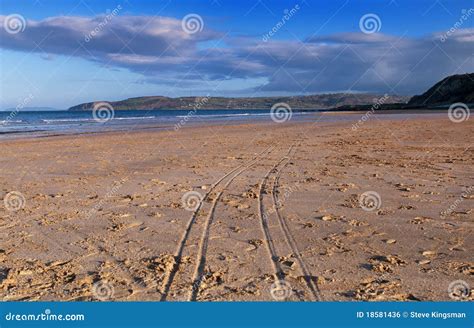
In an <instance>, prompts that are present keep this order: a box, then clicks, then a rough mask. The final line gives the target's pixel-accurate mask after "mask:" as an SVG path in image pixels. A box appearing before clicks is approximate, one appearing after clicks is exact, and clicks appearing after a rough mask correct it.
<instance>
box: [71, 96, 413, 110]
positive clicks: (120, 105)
mask: <svg viewBox="0 0 474 328" xmlns="http://www.w3.org/2000/svg"><path fill="white" fill-rule="evenodd" d="M381 97H383V96H382V95H374V94H365V93H354V94H350V93H331V94H319V95H309V96H291V97H242V98H226V97H208V98H207V97H180V98H169V97H162V96H152V97H137V98H129V99H126V100H121V101H111V102H109V103H110V105H112V107H113V108H114V110H126V109H134V110H150V109H193V108H196V109H270V108H271V107H272V106H273V105H274V104H276V103H279V102H284V103H287V104H288V105H290V106H291V108H294V109H328V108H334V107H338V106H347V105H363V104H373V103H375V102H377V99H380V98H381ZM408 100H409V97H405V96H394V95H389V96H388V97H387V98H386V100H385V102H386V103H404V102H406V101H408ZM96 103H98V102H90V103H84V104H80V105H77V106H73V107H71V108H69V110H71V111H87V110H92V109H93V108H94V104H96Z"/></svg>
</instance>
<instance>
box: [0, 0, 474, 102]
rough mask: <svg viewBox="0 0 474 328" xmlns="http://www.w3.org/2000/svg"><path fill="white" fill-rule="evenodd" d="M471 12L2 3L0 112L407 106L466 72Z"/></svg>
mask: <svg viewBox="0 0 474 328" xmlns="http://www.w3.org/2000/svg"><path fill="white" fill-rule="evenodd" d="M473 52H474V1H472V0H447V1H442V0H430V1H428V0H417V1H414V0H387V1H383V0H331V1H329V0H326V1H316V0H314V1H311V0H299V1H298V0H297V1H283V0H282V1H278V0H273V1H271V0H255V1H245V0H239V1H235V0H234V1H226V0H194V1H184V0H181V1H172V0H169V1H151V0H117V1H115V0H103V1H93V0H68V1H63V0H22V1H18V0H1V2H0V83H1V88H0V109H5V108H9V107H17V106H18V105H19V104H22V105H24V106H27V107H54V108H68V107H70V106H73V105H76V104H79V103H83V102H89V101H97V100H106V101H115V100H121V99H126V98H130V97H138V96H150V95H164V96H169V97H179V96H196V95H201V96H205V95H209V96H237V97H241V96H245V97H250V96H280V95H307V94H320V93H334V92H353V93H361V92H362V93H376V94H385V93H388V94H399V95H414V94H419V93H422V92H424V91H425V90H426V89H427V88H429V87H430V86H432V85H433V84H434V83H436V82H437V81H439V80H440V79H442V78H444V77H446V76H449V75H452V74H462V73H468V72H474V59H473V58H474V57H473Z"/></svg>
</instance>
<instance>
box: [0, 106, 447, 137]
mask: <svg viewBox="0 0 474 328" xmlns="http://www.w3.org/2000/svg"><path fill="white" fill-rule="evenodd" d="M138 112H140V111H138ZM147 113H148V112H147ZM362 113H371V116H372V115H376V116H377V118H378V119H383V120H390V119H397V116H402V117H401V118H399V119H419V117H418V116H419V115H430V116H438V117H440V118H441V117H443V116H444V115H446V116H447V114H446V113H442V112H440V111H439V110H435V111H433V110H430V109H426V110H417V111H411V110H408V111H406V110H401V111H399V110H397V111H375V112H371V111H338V112H335V111H322V112H314V113H312V112H302V113H293V115H292V117H291V119H290V120H289V121H288V122H284V123H285V124H286V123H307V122H315V123H318V124H321V123H325V122H326V121H329V122H330V121H334V122H335V121H338V118H340V119H343V120H347V121H350V120H352V119H353V123H355V124H357V122H358V121H359V119H361V118H362V117H363V116H364V115H362ZM258 115H262V114H258ZM217 116H219V115H217ZM405 116H406V117H405ZM424 117H426V116H424ZM252 118H255V120H254V121H251V120H250V119H252ZM331 118H333V119H332V120H331ZM206 119H207V120H206ZM119 120H120V119H119ZM180 120H181V121H182V120H183V116H176V117H175V120H174V121H168V122H163V121H160V120H159V119H158V120H156V122H152V123H150V122H149V120H148V121H147V120H146V119H142V120H135V119H134V118H132V119H131V121H130V123H128V124H127V123H122V122H121V121H115V122H114V119H111V120H110V121H108V122H105V123H98V122H94V123H91V124H80V125H70V126H69V125H65V126H64V127H62V129H59V130H55V129H54V126H51V125H45V127H47V128H48V129H49V130H48V129H44V128H43V129H41V128H38V129H35V130H29V131H25V130H12V131H3V132H0V142H2V141H5V140H17V139H30V138H32V139H36V138H50V137H56V136H79V135H94V134H103V133H113V132H125V133H132V132H139V131H146V130H167V131H172V130H173V129H175V130H176V127H177V126H178V129H177V130H181V129H182V128H185V129H188V128H191V127H199V126H210V127H211V126H219V125H226V126H229V125H242V124H275V122H273V121H272V120H271V115H270V113H268V114H267V115H263V116H261V117H246V118H242V119H240V120H239V119H236V118H232V119H225V118H221V119H209V118H208V117H206V116H198V115H193V116H191V117H190V119H189V120H186V122H185V123H184V124H183V126H179V124H180ZM91 121H92V119H91ZM116 122H119V123H121V124H115V123H116ZM131 122H133V124H131ZM112 123H114V124H112ZM3 126H4V127H8V125H3ZM35 126H38V125H33V127H35ZM25 127H28V126H21V128H22V129H24V128H25ZM38 127H40V126H38ZM0 128H1V126H0ZM52 128H53V129H52ZM51 129H52V130H51ZM101 129H103V130H101ZM0 131H1V129H0Z"/></svg>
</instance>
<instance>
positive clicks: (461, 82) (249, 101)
mask: <svg viewBox="0 0 474 328" xmlns="http://www.w3.org/2000/svg"><path fill="white" fill-rule="evenodd" d="M280 102H283V103H287V104H288V105H290V107H291V108H293V109H332V110H367V109H370V108H371V107H373V106H374V105H377V108H376V109H416V108H435V107H448V106H449V105H451V104H453V103H456V102H462V103H466V104H471V103H474V73H469V74H461V75H451V76H448V77H446V78H444V79H443V80H441V81H439V82H438V83H436V84H435V85H434V86H433V87H431V88H430V89H429V90H428V91H426V92H425V93H423V94H422V95H417V96H414V97H412V98H411V99H410V98H409V97H406V96H397V95H388V96H382V95H375V94H366V93H330V94H319V95H309V96H289V97H241V98H225V97H179V98H170V97H163V96H151V97H137V98H129V99H125V100H120V101H111V102H109V103H110V104H111V105H112V107H113V108H114V109H115V110H126V109H133V110H150V109H270V108H271V107H272V106H273V105H274V104H276V103H280ZM96 103H98V102H90V103H84V104H80V105H77V106H73V107H71V108H69V110H71V111H87V110H92V109H93V108H94V105H95V104H96Z"/></svg>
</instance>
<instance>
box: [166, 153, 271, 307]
mask: <svg viewBox="0 0 474 328" xmlns="http://www.w3.org/2000/svg"><path fill="white" fill-rule="evenodd" d="M272 148H273V146H270V147H268V148H266V149H265V150H263V151H262V152H261V153H260V154H258V155H257V156H255V157H254V158H253V159H252V160H251V162H252V163H251V164H250V165H249V164H247V166H245V163H243V164H241V165H239V166H237V167H236V168H234V169H232V170H231V171H229V172H228V173H226V174H225V175H223V176H222V177H221V178H219V179H218V180H217V181H216V182H214V183H213V184H212V185H211V187H210V188H209V191H208V192H207V193H206V194H205V195H204V197H203V199H202V200H201V202H200V203H199V205H198V207H197V208H196V210H195V211H194V212H193V215H192V216H191V218H190V219H189V221H188V223H187V225H186V229H185V230H184V232H183V234H182V236H181V239H180V241H179V243H178V247H177V249H176V251H175V254H174V263H173V266H172V268H171V269H170V270H169V271H168V272H167V273H166V274H165V278H164V279H163V284H162V286H163V287H162V296H161V299H160V300H161V301H166V298H167V297H168V294H169V292H170V289H171V286H172V284H173V281H174V279H175V277H176V274H177V273H178V271H179V268H180V264H181V260H182V257H183V252H184V249H185V247H186V242H187V241H188V239H189V235H190V233H191V230H192V228H193V226H194V223H195V222H196V218H197V215H198V213H199V211H200V210H201V208H202V205H203V204H204V202H205V201H206V200H208V199H209V196H210V195H211V193H212V192H213V191H214V189H215V188H216V187H217V186H218V185H219V184H220V183H221V182H222V181H223V180H224V179H226V178H227V177H229V176H231V175H232V174H233V173H235V172H237V171H238V170H239V169H241V168H242V167H244V168H243V169H241V170H240V171H238V172H237V173H236V174H234V175H233V176H232V177H231V178H230V180H229V181H230V182H231V181H233V180H234V179H235V178H236V177H237V176H239V175H240V174H241V173H242V172H244V171H245V170H246V169H248V168H249V167H250V166H251V165H253V164H255V162H256V161H257V159H258V158H259V157H260V156H262V155H264V154H265V153H266V152H269V151H271V149H272ZM229 181H228V182H227V184H226V186H224V189H225V188H226V187H227V186H228V185H229V184H230V182H229ZM222 192H223V191H220V193H218V196H217V197H216V198H215V199H214V201H213V205H212V207H211V210H210V212H209V215H208V218H207V220H206V225H205V227H204V230H203V234H202V236H204V235H205V234H206V231H207V234H208V231H209V225H210V223H211V221H212V220H211V219H212V216H213V213H214V209H215V204H217V201H216V200H218V199H219V198H220V195H221V194H222ZM202 236H201V243H200V251H199V255H198V258H201V259H202V255H203V254H205V253H203V250H205V249H207V240H206V238H204V240H205V244H204V246H205V248H204V249H203V238H202ZM199 263H201V261H199ZM198 267H200V265H199V266H198ZM198 270H199V269H198ZM193 280H194V279H193ZM192 286H193V287H192V288H193V289H195V288H194V283H193V285H192ZM192 295H193V293H192V292H191V295H190V298H192Z"/></svg>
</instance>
